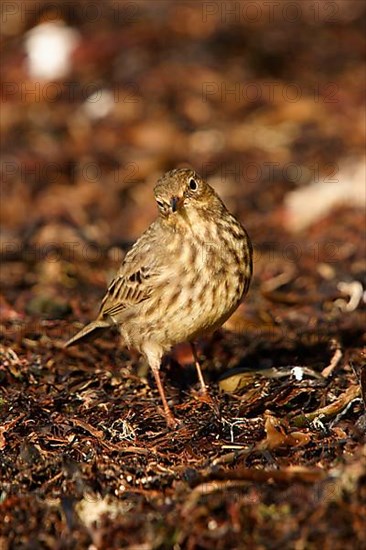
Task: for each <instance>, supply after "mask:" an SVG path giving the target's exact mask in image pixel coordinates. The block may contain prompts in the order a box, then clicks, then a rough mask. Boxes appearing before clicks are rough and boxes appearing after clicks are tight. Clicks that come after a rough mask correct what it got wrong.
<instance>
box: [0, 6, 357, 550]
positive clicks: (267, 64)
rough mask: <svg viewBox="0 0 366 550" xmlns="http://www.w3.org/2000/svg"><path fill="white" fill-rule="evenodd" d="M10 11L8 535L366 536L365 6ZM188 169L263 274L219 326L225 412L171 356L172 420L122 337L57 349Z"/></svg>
mask: <svg viewBox="0 0 366 550" xmlns="http://www.w3.org/2000/svg"><path fill="white" fill-rule="evenodd" d="M0 10H1V27H2V29H1V30H2V38H1V44H2V64H1V100H2V105H1V118H0V125H1V131H2V143H1V145H2V150H1V169H2V186H1V206H0V208H1V220H2V227H1V232H0V243H1V247H0V251H1V260H2V267H1V271H0V282H1V286H2V294H1V296H0V317H1V319H0V336H1V342H0V394H1V395H0V416H1V418H0V420H1V419H2V420H1V433H0V436H1V437H0V450H5V452H4V453H2V459H1V461H0V487H1V491H0V492H1V494H0V508H1V512H5V515H3V517H4V518H5V520H4V521H2V522H0V547H1V548H5V549H9V550H10V548H32V549H33V548H41V547H42V548H46V547H47V548H60V549H61V548H65V549H66V548H89V549H90V548H111V549H112V548H116V549H117V548H131V549H132V548H134V549H136V548H149V549H150V548H173V547H174V549H177V550H179V549H180V548H189V549H194V548H217V549H222V550H226V549H227V548H244V547H245V548H295V547H296V548H298V549H301V548H322V547H324V548H331V547H332V548H349V545H350V542H349V541H352V545H353V547H355V548H356V547H359V548H361V547H364V538H365V536H364V527H362V526H364V518H365V513H366V512H365V510H366V504H365V502H366V501H365V490H364V485H365V484H364V477H365V450H364V434H365V425H366V420H365V415H364V403H365V402H366V371H365V354H364V349H365V344H366V340H365V331H364V327H365V274H366V260H365V233H364V228H365V162H364V153H365V105H364V99H365V59H364V51H365V34H364V30H365V14H366V4H365V2H362V1H360V0H345V1H343V0H329V1H328V0H291V1H287V0H248V1H244V0H243V1H223V2H219V1H215V0H214V1H203V2H201V1H194V0H191V1H180V0H178V1H176V2H173V1H169V0H164V1H161V0H157V1H151V0H147V1H138V0H137V1H135V0H132V1H121V0H103V1H101V2H97V1H93V0H81V1H68V0H66V1H58V0H53V1H52V2H44V1H42V0H35V1H34V0H24V1H14V0H12V1H8V0H4V1H3V2H2V3H1V5H0ZM184 166H190V167H193V168H194V169H195V170H197V171H198V172H199V173H200V174H201V175H202V176H204V177H205V178H207V180H208V181H209V183H210V184H211V185H213V186H214V187H215V188H216V189H217V191H218V192H219V194H220V195H221V196H222V198H223V199H224V201H225V203H226V204H227V206H228V207H229V208H230V209H231V210H232V211H233V212H234V213H235V214H236V215H237V217H238V218H239V219H240V220H241V221H242V223H243V224H244V225H245V227H246V228H247V230H248V232H249V234H250V236H251V238H252V240H253V243H254V277H253V282H252V285H251V288H250V290H249V294H248V296H247V298H246V299H245V301H244V303H243V304H242V305H241V306H240V307H239V308H238V310H237V311H236V312H235V313H234V315H233V316H232V317H231V319H229V320H228V321H227V323H226V325H225V328H226V329H227V330H226V331H221V332H219V333H217V334H215V335H213V336H212V337H211V338H207V339H205V340H204V341H202V342H199V353H200V360H201V362H202V365H203V369H204V374H205V380H206V381H207V383H208V385H209V388H210V395H212V396H213V398H214V402H215V403H216V405H217V408H216V405H215V407H212V405H210V404H207V403H205V401H204V400H203V399H200V397H199V395H198V394H197V392H195V391H194V390H195V388H197V385H196V384H197V378H196V375H195V373H194V367H193V365H192V364H191V363H192V358H191V355H190V354H189V353H188V352H187V350H186V349H185V348H184V346H183V347H180V348H179V347H178V349H176V350H175V355H174V356H173V358H171V360H170V361H169V362H167V364H166V365H165V366H164V368H163V369H162V374H163V377H164V384H165V388H166V392H167V395H168V398H169V399H170V400H171V402H172V406H173V407H174V412H175V414H177V416H178V418H180V420H181V421H182V423H181V424H180V426H179V427H178V428H177V430H176V431H175V432H174V434H172V433H171V432H170V431H167V430H166V426H165V421H164V419H163V418H162V416H161V414H160V413H159V405H160V401H158V395H157V391H156V386H155V385H154V383H153V380H152V377H151V373H149V371H148V370H147V367H146V365H144V364H143V361H142V360H141V358H138V356H137V355H136V354H134V353H133V351H131V352H129V351H127V350H126V349H124V348H122V347H118V340H117V335H116V334H114V335H113V333H110V334H108V335H106V337H105V338H104V339H99V340H96V341H95V342H94V343H93V344H92V345H83V346H76V347H74V348H71V349H70V350H65V349H64V348H63V343H64V342H65V341H66V340H67V339H68V338H69V337H70V336H71V335H72V334H74V333H75V332H76V329H77V328H80V322H81V323H85V322H88V321H90V320H91V319H92V318H93V316H94V315H95V314H96V312H97V309H98V305H99V303H100V299H101V297H102V296H103V294H104V292H105V288H106V285H107V284H108V281H109V280H110V278H111V277H112V276H113V274H114V273H115V271H116V269H117V267H118V264H119V262H120V261H121V259H122V258H123V256H124V254H125V252H126V250H127V248H128V246H129V245H130V244H131V243H132V242H133V241H134V239H135V238H137V237H138V236H139V235H140V234H141V232H142V231H143V230H144V229H145V228H146V227H147V226H148V224H149V223H150V222H151V221H152V220H153V219H154V218H155V216H156V214H157V209H156V205H155V201H154V199H153V193H152V190H153V186H154V184H155V182H156V180H157V178H158V177H159V176H160V175H161V174H162V173H163V172H165V171H166V170H169V169H172V168H176V167H184ZM174 359H177V361H175V360H174ZM182 366H184V368H182ZM253 371H254V373H253ZM136 373H138V374H139V375H140V376H136ZM141 375H142V376H143V377H144V378H141ZM225 377H226V378H225ZM149 385H150V387H149ZM1 512H0V513H1ZM52 541H53V542H52Z"/></svg>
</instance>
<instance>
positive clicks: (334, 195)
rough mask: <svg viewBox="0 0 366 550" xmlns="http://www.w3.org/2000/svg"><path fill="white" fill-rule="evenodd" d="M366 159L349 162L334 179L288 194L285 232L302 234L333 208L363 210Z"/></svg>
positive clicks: (286, 198) (318, 182)
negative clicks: (302, 231)
mask: <svg viewBox="0 0 366 550" xmlns="http://www.w3.org/2000/svg"><path fill="white" fill-rule="evenodd" d="M365 182H366V174H365V159H364V158H361V159H348V161H343V162H342V164H341V165H340V167H339V168H338V166H337V173H336V175H335V177H334V178H332V179H329V180H328V181H327V180H324V181H321V180H320V181H313V182H312V183H310V184H309V185H307V186H306V187H302V188H300V189H296V190H295V191H291V192H290V193H287V195H286V197H285V211H286V224H287V228H288V229H289V230H291V231H301V230H303V229H306V228H307V227H308V226H310V225H312V224H313V223H316V222H317V221H318V220H320V219H322V218H325V216H327V215H328V213H329V212H330V211H331V210H332V209H333V208H335V207H337V206H341V205H346V206H351V207H352V206H353V207H359V208H365V206H366V183H365Z"/></svg>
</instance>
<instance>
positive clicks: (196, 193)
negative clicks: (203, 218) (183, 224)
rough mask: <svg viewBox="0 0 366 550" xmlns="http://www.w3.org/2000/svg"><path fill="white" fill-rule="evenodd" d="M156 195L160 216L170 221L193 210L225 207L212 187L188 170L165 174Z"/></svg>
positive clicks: (156, 187)
mask: <svg viewBox="0 0 366 550" xmlns="http://www.w3.org/2000/svg"><path fill="white" fill-rule="evenodd" d="M154 194H155V200H156V203H157V205H158V209H159V214H160V216H162V217H163V218H168V219H169V218H170V219H172V218H173V217H175V216H179V215H180V214H181V215H182V214H184V213H185V214H187V213H188V214H189V211H190V210H191V209H194V210H195V211H199V210H202V209H203V210H205V209H206V210H214V209H221V208H222V206H223V205H222V202H221V200H220V199H219V197H218V196H217V195H216V193H215V191H214V190H213V189H212V187H211V186H210V185H209V184H208V183H206V182H205V181H204V180H203V179H202V178H201V177H200V176H199V175H198V174H197V173H196V172H195V171H194V170H190V169H188V168H181V169H176V170H171V171H170V172H167V173H166V174H164V175H163V176H162V177H161V178H160V179H159V181H158V182H157V184H156V186H155V189H154Z"/></svg>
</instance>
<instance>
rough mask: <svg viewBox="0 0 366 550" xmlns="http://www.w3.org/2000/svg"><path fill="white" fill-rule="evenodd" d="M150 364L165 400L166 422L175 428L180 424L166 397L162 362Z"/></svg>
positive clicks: (163, 400)
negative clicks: (162, 376)
mask: <svg viewBox="0 0 366 550" xmlns="http://www.w3.org/2000/svg"><path fill="white" fill-rule="evenodd" d="M150 366H151V369H152V371H153V374H154V378H155V382H156V385H157V387H158V390H159V393H160V398H161V400H162V402H163V408H164V414H165V418H166V422H167V424H168V426H169V427H170V428H174V427H175V426H176V425H177V424H178V421H177V419H176V418H175V417H174V415H173V413H172V411H171V410H170V408H169V405H168V402H167V400H166V397H165V392H164V388H163V384H162V383H161V378H160V362H159V363H154V364H150Z"/></svg>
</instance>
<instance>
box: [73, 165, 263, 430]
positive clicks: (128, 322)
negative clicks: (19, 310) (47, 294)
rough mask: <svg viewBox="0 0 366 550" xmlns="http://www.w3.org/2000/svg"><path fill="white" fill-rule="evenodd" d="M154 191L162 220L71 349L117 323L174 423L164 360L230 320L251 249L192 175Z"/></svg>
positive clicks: (174, 175) (168, 178) (166, 180)
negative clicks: (175, 349) (163, 381)
mask: <svg viewBox="0 0 366 550" xmlns="http://www.w3.org/2000/svg"><path fill="white" fill-rule="evenodd" d="M154 193H155V199H156V202H157V205H158V209H159V216H158V218H157V219H156V220H155V221H154V222H153V223H152V224H151V225H150V227H149V228H148V229H147V230H146V231H145V232H144V233H143V234H142V235H141V237H140V238H139V239H138V240H137V241H136V243H135V244H134V246H133V247H132V248H131V250H130V251H129V252H128V253H127V254H126V256H125V258H124V260H123V262H122V265H121V267H120V269H119V271H118V273H117V275H116V277H115V278H114V279H113V281H112V282H111V284H110V285H109V288H108V290H107V293H106V295H105V297H104V299H103V301H102V304H101V308H100V312H99V315H98V318H97V319H96V320H95V321H93V322H92V323H90V324H89V325H87V326H86V327H85V328H83V329H82V330H81V331H80V332H79V333H78V334H76V336H74V337H73V338H72V339H71V340H69V342H67V344H66V345H68V346H69V345H72V344H74V343H76V342H77V341H79V340H82V339H86V338H88V337H89V336H94V335H97V334H98V333H99V332H100V331H103V330H104V329H105V328H108V327H110V326H111V325H117V326H118V328H119V330H120V332H121V335H122V337H123V340H124V342H125V343H126V345H127V346H129V347H133V348H135V349H137V350H138V351H139V352H140V353H142V354H143V355H144V356H145V357H146V359H147V361H148V363H149V365H150V366H151V368H152V370H153V373H154V376H155V379H156V382H157V385H158V389H159V392H160V395H161V398H162V401H163V405H164V410H165V414H166V417H167V421H168V423H169V424H170V425H173V424H174V423H175V419H174V417H173V415H172V413H171V411H170V409H169V407H168V405H167V402H166V399H165V394H164V390H163V388H162V385H161V382H160V375H159V368H160V363H161V359H162V356H163V355H164V354H165V353H167V352H168V351H169V350H170V349H171V348H172V346H174V345H175V344H178V343H179V342H184V341H189V342H192V341H193V340H194V339H195V338H196V337H198V336H201V335H203V334H205V333H208V332H212V331H213V330H215V329H216V328H218V327H220V326H221V325H222V324H223V323H224V322H225V321H226V320H227V319H228V318H229V316H230V315H231V314H232V313H233V311H234V310H235V309H236V308H237V307H238V305H239V303H240V301H241V299H242V298H243V296H244V295H245V294H246V292H247V291H248V287H249V283H250V279H251V275H252V246H251V243H250V239H249V237H248V235H247V233H246V231H245V229H244V228H243V227H242V226H241V224H240V223H239V222H238V221H237V220H236V218H235V217H234V216H232V214H230V213H229V212H228V210H227V209H226V208H225V206H224V204H223V203H222V201H221V199H220V198H219V197H218V195H217V194H216V193H215V191H214V190H213V189H212V187H210V186H209V185H208V184H207V183H206V182H205V181H204V180H202V179H201V178H200V177H199V176H198V174H196V173H195V172H194V171H193V170H189V169H179V170H172V171H171V172H168V173H166V174H165V175H164V176H163V177H162V178H160V180H159V181H158V183H157V185H156V187H155V189H154ZM197 368H198V369H199V367H198V365H197ZM198 374H199V376H200V377H201V378H200V380H201V383H202V384H203V382H202V380H203V379H202V376H201V373H200V371H199V373H198ZM204 388H205V386H204V384H203V389H204Z"/></svg>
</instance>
